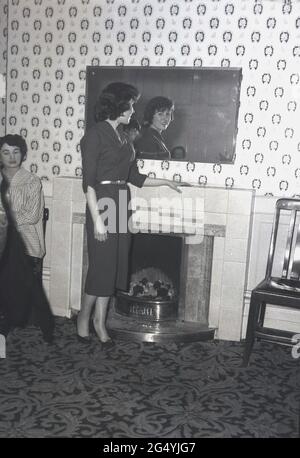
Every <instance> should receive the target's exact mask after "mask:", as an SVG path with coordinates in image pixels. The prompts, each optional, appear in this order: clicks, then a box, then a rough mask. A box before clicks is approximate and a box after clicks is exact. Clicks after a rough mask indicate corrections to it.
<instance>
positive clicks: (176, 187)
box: [165, 180, 191, 192]
mask: <svg viewBox="0 0 300 458" xmlns="http://www.w3.org/2000/svg"><path fill="white" fill-rule="evenodd" d="M165 184H166V185H167V186H169V188H171V189H174V191H177V192H182V191H181V189H180V187H181V186H191V185H190V184H189V183H186V182H185V181H171V180H166V183H165Z"/></svg>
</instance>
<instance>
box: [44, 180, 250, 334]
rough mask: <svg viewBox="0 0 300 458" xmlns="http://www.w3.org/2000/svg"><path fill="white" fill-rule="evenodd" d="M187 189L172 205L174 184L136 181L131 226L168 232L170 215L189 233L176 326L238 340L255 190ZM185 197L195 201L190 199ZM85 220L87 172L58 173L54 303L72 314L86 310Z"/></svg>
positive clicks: (57, 309)
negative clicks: (78, 175)
mask: <svg viewBox="0 0 300 458" xmlns="http://www.w3.org/2000/svg"><path fill="white" fill-rule="evenodd" d="M181 190H182V193H181V194H180V196H181V200H180V199H179V200H178V206H177V208H176V206H175V207H174V205H173V208H172V209H171V210H170V208H168V204H167V203H168V201H171V199H172V198H173V197H174V191H172V190H170V189H169V188H167V187H165V186H162V187H157V188H150V187H145V188H141V189H139V188H135V187H131V192H132V197H133V201H135V202H136V205H135V207H134V208H133V210H134V218H133V227H134V228H135V230H136V231H141V232H143V231H144V232H148V233H149V232H152V233H159V232H161V233H166V232H165V231H167V230H168V229H170V221H171V223H172V230H173V232H174V233H176V234H180V235H181V236H182V237H184V239H185V243H186V244H187V249H186V250H185V252H186V255H185V261H184V265H185V269H186V277H185V280H184V285H183V288H184V291H185V294H183V295H182V299H181V300H180V303H179V306H178V326H179V325H180V324H182V323H185V324H187V325H189V324H191V325H192V326H196V327H198V329H200V328H201V327H203V329H208V330H211V329H212V330H214V336H215V337H216V338H218V339H224V340H235V341H239V340H240V339H241V332H242V318H243V311H244V299H245V298H244V294H245V279H246V275H247V266H248V255H249V241H250V234H251V225H252V212H253V209H252V207H253V196H254V192H253V191H252V190H244V189H230V188H229V189H228V188H219V187H207V186H205V187H200V186H192V187H182V188H181ZM62 196H63V197H64V198H63V199H62ZM153 197H156V205H155V207H153V206H152V203H151V202H153V200H152V199H153ZM196 200H198V201H199V200H200V201H202V204H203V205H202V207H199V206H198V207H197V206H196V205H190V203H191V202H194V201H196ZM185 201H186V202H189V204H188V205H187V206H185ZM141 202H142V204H141ZM149 215H151V217H149ZM84 223H85V196H84V194H83V192H82V187H81V179H79V178H67V177H66V178H64V177H58V178H56V179H55V180H54V184H53V200H52V223H51V224H52V227H51V234H52V240H51V253H50V259H51V264H50V287H49V297H50V303H51V306H52V309H53V310H54V313H55V314H56V315H61V316H68V317H70V316H71V315H72V313H76V312H77V311H78V310H79V309H80V304H81V295H82V282H83V265H84V256H86V254H84V250H83V245H84V233H85V231H84ZM197 231H198V233H197ZM199 235H200V239H201V236H202V240H201V242H199V243H193V240H194V241H195V240H196V238H197V237H198V239H197V240H198V241H199ZM181 281H183V278H181ZM203 303H204V304H206V305H205V306H203ZM205 322H207V324H206V325H205V324H204V323H205Z"/></svg>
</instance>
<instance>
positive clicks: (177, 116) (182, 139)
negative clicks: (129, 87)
mask: <svg viewBox="0 0 300 458" xmlns="http://www.w3.org/2000/svg"><path fill="white" fill-rule="evenodd" d="M241 78H242V71H241V69H239V68H203V67H202V68H186V67H176V68H174V67H172V68H170V67H146V68H141V67H88V68H87V87H86V127H87V128H89V127H91V126H92V125H93V123H94V122H95V121H94V104H95V101H96V100H97V98H98V95H99V94H100V92H101V91H102V89H103V88H104V87H105V86H106V85H107V84H109V83H111V82H114V81H124V82H128V83H131V84H133V85H135V86H136V87H137V88H138V89H139V91H140V92H141V97H140V99H139V101H138V102H137V104H136V106H135V110H136V118H137V119H138V120H139V122H140V123H141V124H142V123H143V117H144V116H143V115H144V109H145V107H146V105H147V103H148V102H149V100H150V99H152V98H153V97H156V96H164V97H167V98H170V99H171V100H173V101H174V106H175V109H174V119H173V121H171V122H170V124H169V126H168V128H167V129H166V130H165V131H164V132H162V137H163V140H164V142H165V144H166V145H167V146H168V149H169V150H170V151H172V156H173V159H174V160H185V161H192V162H212V163H217V162H220V163H233V162H234V156H235V155H234V153H235V141H236V133H237V121H238V109H239V97H240V85H241Z"/></svg>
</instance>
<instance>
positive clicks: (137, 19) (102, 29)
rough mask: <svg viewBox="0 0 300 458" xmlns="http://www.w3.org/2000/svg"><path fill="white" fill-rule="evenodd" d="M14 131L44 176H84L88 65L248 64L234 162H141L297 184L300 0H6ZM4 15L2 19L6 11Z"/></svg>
mask: <svg viewBox="0 0 300 458" xmlns="http://www.w3.org/2000/svg"><path fill="white" fill-rule="evenodd" d="M8 2H9V26H8V102H7V103H8V116H7V120H6V122H7V131H8V132H17V133H21V134H22V135H24V136H25V137H26V138H27V142H28V145H29V149H30V153H29V155H28V159H27V163H26V164H25V165H26V167H28V168H29V169H31V170H32V171H33V172H35V173H37V174H38V175H39V176H41V177H42V178H43V179H44V180H49V181H50V182H51V181H52V180H53V176H58V175H61V176H80V174H81V157H80V151H79V140H80V138H81V136H82V135H83V132H84V104H85V69H86V65H102V66H104V65H110V66H115V65H136V66H139V65H144V66H146V65H150V66H170V67H172V66H175V65H177V66H205V67H220V66H222V67H227V66H232V67H242V71H243V81H242V87H241V101H240V102H241V104H240V112H239V123H238V124H239V131H238V138H237V145H236V160H235V163H234V164H233V165H228V164H226V165H220V164H200V163H179V162H170V163H169V162H167V161H164V162H155V161H145V162H142V161H140V162H139V166H140V167H141V169H142V170H143V172H146V173H151V174H153V175H156V176H160V177H161V176H165V177H167V178H175V179H183V180H187V181H191V182H199V183H202V184H208V185H216V186H226V187H233V186H234V187H240V188H251V189H252V188H253V189H255V190H256V191H257V194H262V195H269V194H273V195H276V196H277V195H278V196H279V195H287V196H293V195H298V194H300V129H299V118H300V74H299V72H300V2H299V1H298V0H202V1H200V0H151V1H150V0H126V1H125V0H8ZM1 22H2V20H1Z"/></svg>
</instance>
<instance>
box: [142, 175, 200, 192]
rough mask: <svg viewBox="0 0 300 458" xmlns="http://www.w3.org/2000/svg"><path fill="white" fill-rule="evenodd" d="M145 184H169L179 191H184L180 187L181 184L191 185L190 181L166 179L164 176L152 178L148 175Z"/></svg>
mask: <svg viewBox="0 0 300 458" xmlns="http://www.w3.org/2000/svg"><path fill="white" fill-rule="evenodd" d="M144 186H168V187H169V188H171V189H173V190H174V191H177V192H182V191H181V189H180V187H181V186H191V185H190V184H189V183H186V182H185V181H172V180H166V179H164V178H150V177H147V178H146V180H145V182H144Z"/></svg>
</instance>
